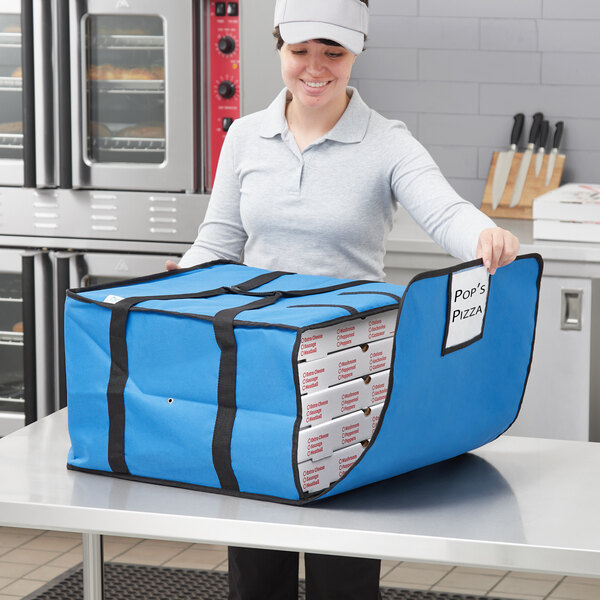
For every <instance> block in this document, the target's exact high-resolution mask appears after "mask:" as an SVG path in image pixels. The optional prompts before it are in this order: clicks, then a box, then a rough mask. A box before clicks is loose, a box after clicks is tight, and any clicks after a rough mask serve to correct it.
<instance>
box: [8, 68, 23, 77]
mask: <svg viewBox="0 0 600 600" xmlns="http://www.w3.org/2000/svg"><path fill="white" fill-rule="evenodd" d="M10 76H11V77H23V70H22V69H21V67H17V68H16V69H15V70H14V71H13V72H12V73H11V74H10Z"/></svg>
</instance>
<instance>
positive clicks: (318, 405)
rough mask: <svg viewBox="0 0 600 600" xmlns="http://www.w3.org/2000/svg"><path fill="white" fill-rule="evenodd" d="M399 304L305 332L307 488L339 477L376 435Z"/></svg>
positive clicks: (302, 441)
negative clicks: (365, 315) (395, 307)
mask: <svg viewBox="0 0 600 600" xmlns="http://www.w3.org/2000/svg"><path fill="white" fill-rule="evenodd" d="M397 317H398V310H397V309H392V310H387V311H385V312H381V313H378V314H375V315H371V316H369V317H362V318H356V319H352V320H349V321H345V322H343V323H339V324H337V325H331V326H328V327H323V328H320V329H309V330H307V331H305V332H304V333H303V334H302V338H301V341H300V348H299V351H298V363H297V368H298V381H299V386H300V393H301V401H302V422H301V425H300V432H299V434H298V474H299V477H300V482H301V484H302V488H303V490H304V491H306V492H317V491H319V490H323V489H325V488H327V487H329V486H330V485H331V484H332V483H334V482H335V481H337V480H338V479H340V477H342V476H343V475H344V474H345V473H346V471H347V470H348V469H349V468H350V467H351V466H352V465H353V464H354V463H355V462H356V461H357V460H358V459H359V457H360V455H361V454H362V452H363V451H364V449H365V448H366V446H367V445H368V443H369V440H370V439H371V436H372V435H373V432H374V430H375V428H376V426H377V423H378V421H379V417H380V415H381V411H382V409H383V404H384V401H385V399H386V397H387V392H388V384H389V379H390V366H391V362H392V352H393V346H394V333H395V329H396V321H397Z"/></svg>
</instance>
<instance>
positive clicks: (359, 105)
mask: <svg viewBox="0 0 600 600" xmlns="http://www.w3.org/2000/svg"><path fill="white" fill-rule="evenodd" d="M348 91H349V92H350V94H351V97H350V102H349V103H348V106H347V107H346V110H345V111H344V113H343V114H342V116H341V117H340V119H339V121H338V122H337V123H336V124H335V125H334V126H333V128H332V129H331V130H330V131H328V132H327V133H326V134H325V135H324V136H323V137H324V139H329V140H333V141H336V142H342V143H344V144H352V143H355V142H360V141H362V139H363V138H364V137H365V134H366V133H367V127H368V125H369V117H370V110H369V107H368V106H367V105H366V104H365V102H364V101H363V99H362V98H361V97H360V95H359V93H358V90H356V89H355V88H353V87H348ZM287 94H288V90H287V88H283V90H281V92H279V94H278V95H277V96H276V97H275V99H274V100H273V102H271V104H270V105H269V106H268V107H267V109H266V110H265V113H264V118H263V122H262V127H261V130H260V135H261V137H265V138H270V137H275V136H276V135H282V136H283V134H284V132H285V131H287V122H286V120H285V105H286V102H287Z"/></svg>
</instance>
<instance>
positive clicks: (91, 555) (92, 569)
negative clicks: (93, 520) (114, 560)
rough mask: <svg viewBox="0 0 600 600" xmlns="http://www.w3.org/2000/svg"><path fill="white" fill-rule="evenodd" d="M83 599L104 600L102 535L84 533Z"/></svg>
mask: <svg viewBox="0 0 600 600" xmlns="http://www.w3.org/2000/svg"><path fill="white" fill-rule="evenodd" d="M82 538H83V539H82V541H83V600H104V550H103V546H102V536H101V535H100V534H98V533H83V534H82Z"/></svg>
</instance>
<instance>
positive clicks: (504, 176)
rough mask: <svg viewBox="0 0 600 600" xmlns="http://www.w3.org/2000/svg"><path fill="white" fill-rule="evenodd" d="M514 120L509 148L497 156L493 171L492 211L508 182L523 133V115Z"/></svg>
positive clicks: (515, 117) (518, 115)
mask: <svg viewBox="0 0 600 600" xmlns="http://www.w3.org/2000/svg"><path fill="white" fill-rule="evenodd" d="M513 119H514V120H515V122H514V124H513V128H512V133H511V134H510V147H509V149H508V150H506V151H505V152H500V153H499V154H498V160H497V161H496V169H495V170H494V180H493V182H492V210H496V208H497V207H498V204H500V200H501V199H502V194H504V188H505V187H506V181H507V180H508V174H509V173H510V167H511V166H512V161H513V158H514V156H515V152H516V151H517V145H518V144H519V140H520V139H521V133H522V132H523V123H525V115H524V114H523V113H519V114H517V115H515V116H514V117H513Z"/></svg>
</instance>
